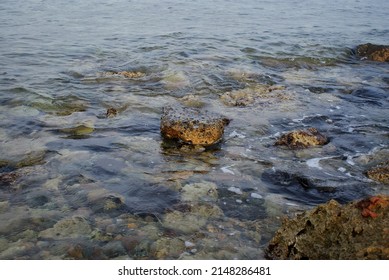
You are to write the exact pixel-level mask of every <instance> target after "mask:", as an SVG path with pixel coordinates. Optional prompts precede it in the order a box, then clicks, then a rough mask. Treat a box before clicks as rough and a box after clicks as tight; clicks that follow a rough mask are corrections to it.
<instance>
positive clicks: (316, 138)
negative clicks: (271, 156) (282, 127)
mask: <svg viewBox="0 0 389 280" xmlns="http://www.w3.org/2000/svg"><path fill="white" fill-rule="evenodd" d="M327 143H328V138H327V137H326V136H324V135H323V134H321V133H320V132H319V131H318V130H317V129H316V128H313V127H311V128H308V129H307V130H297V131H292V132H288V133H286V134H283V135H282V136H281V137H280V138H279V139H278V140H277V141H276V142H275V145H276V146H287V147H289V148H291V149H301V148H307V147H311V146H320V145H325V144H327Z"/></svg>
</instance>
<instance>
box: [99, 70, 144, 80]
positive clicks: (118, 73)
mask: <svg viewBox="0 0 389 280" xmlns="http://www.w3.org/2000/svg"><path fill="white" fill-rule="evenodd" d="M102 76H106V77H109V76H121V77H124V78H129V79H138V78H142V77H144V76H145V73H143V72H139V71H107V72H103V73H102Z"/></svg>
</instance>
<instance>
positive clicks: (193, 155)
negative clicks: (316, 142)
mask: <svg viewBox="0 0 389 280" xmlns="http://www.w3.org/2000/svg"><path fill="white" fill-rule="evenodd" d="M388 18H389V2H388V1H387V0H372V1H358V0H344V1H335V0H326V1H324V0H311V1H297V0H296V1H294V0H283V1H270V0H269V1H254V0H242V1H227V0H224V1H222V0H217V1H205V0H198V1H184V0H182V1H178V0H170V1H156V0H146V1H131V0H127V1H126V0H109V1H100V0H87V1H75V0H74V1H72V0H52V1H44V0H29V1H19V0H13V1H10V0H2V1H1V2H0V124H1V125H0V259H15V258H23V259H25V258H27V259H28V258H32V259H53V258H61V259H63V258H87V259H88V258H110V259H112V258H135V259H139V258H146V259H153V258H173V259H176V258H199V259H209V258H211V259H212V258H224V259H225V258H240V259H247V258H249V259H261V258H263V257H264V256H263V252H262V249H263V247H264V246H266V242H268V240H269V238H270V237H271V236H272V234H273V233H274V231H275V229H276V228H277V226H279V223H280V222H279V221H280V219H279V217H280V216H282V215H285V214H293V213H296V212H298V211H302V210H305V209H310V208H311V207H313V206H315V205H317V204H318V203H323V202H326V201H327V200H329V199H331V198H334V199H337V200H338V201H340V202H342V203H343V202H348V201H350V200H354V199H359V198H361V197H364V196H366V195H369V194H374V193H388V188H387V186H386V187H385V186H384V185H382V184H379V183H376V182H373V181H371V180H368V179H367V178H366V177H365V175H364V172H365V171H366V169H367V168H369V167H371V166H374V165H375V164H378V163H380V162H383V161H385V160H387V157H388V155H389V148H388V145H389V138H388V136H389V118H388V116H389V109H388V108H389V65H388V64H387V63H376V62H369V61H365V60H362V61H361V60H359V59H358V58H357V57H356V56H355V54H354V52H353V49H354V48H355V46H357V45H358V44H363V43H367V42H371V43H375V44H386V45H387V44H389V25H388ZM120 71H133V72H134V73H139V76H137V77H133V78H128V77H127V78H126V77H123V76H120V75H115V74H112V73H117V72H120ZM257 85H267V86H269V85H279V86H281V87H282V88H283V89H284V90H283V91H282V92H283V94H284V95H283V98H278V97H277V96H274V95H271V96H269V97H267V98H265V99H263V100H260V101H259V102H257V103H255V104H251V105H248V106H245V107H244V106H228V104H225V103H223V102H222V99H221V96H222V95H223V94H225V93H227V92H233V91H237V90H247V91H250V90H252V89H253V88H255V87H256V86H257ZM178 103H182V104H189V105H192V106H193V105H196V106H203V107H204V108H205V109H207V110H211V111H214V112H218V113H221V114H224V115H225V116H227V117H229V118H231V119H232V122H231V124H230V125H229V126H228V127H227V128H226V131H225V136H224V141H223V142H222V143H220V145H219V146H217V147H214V148H212V149H208V150H205V151H202V150H201V149H198V150H196V149H191V148H189V147H177V146H172V145H170V144H167V143H165V142H164V141H163V140H162V139H161V136H160V132H159V121H160V115H161V112H162V107H163V106H165V105H168V104H178ZM111 107H113V108H115V109H117V111H118V115H117V116H116V117H114V118H106V111H107V109H108V108H111ZM311 126H313V127H316V128H317V129H318V130H319V131H321V132H322V133H323V134H325V135H327V136H328V137H329V139H330V142H329V144H327V145H325V146H323V147H319V148H312V149H307V150H296V151H291V150H288V149H282V148H280V147H274V145H273V144H274V142H275V140H276V139H277V137H278V136H279V135H281V134H282V133H284V132H286V131H290V130H294V129H301V128H307V127H311ZM199 183H201V184H203V185H201V184H200V186H202V187H204V186H214V185H216V187H217V198H216V199H215V198H214V197H212V199H211V198H209V197H208V198H207V196H205V198H203V199H200V201H197V200H196V201H189V202H188V201H185V200H184V199H183V196H184V194H185V191H186V190H187V188H185V186H188V185H191V184H192V186H197V185H193V184H199ZM213 184H214V185H213ZM196 188H197V189H201V187H198V186H197V187H196ZM204 209H205V210H204ZM215 213H218V214H215ZM171 217H174V219H173V220H176V221H178V222H177V223H178V224H179V226H178V225H174V223H173V224H171V223H170V222H169V221H170V219H171ZM180 217H181V219H182V220H180ZM190 219H194V220H193V221H192V220H190ZM187 221H190V223H189V224H187V225H186V224H185V222H187ZM193 225H196V226H197V227H196V226H195V228H194V231H193ZM65 229H66V230H67V231H66V230H65ZM64 231H65V232H66V234H62V232H64ZM237 236H238V237H237ZM184 241H190V242H191V243H193V244H195V249H196V250H195V251H193V248H192V247H191V248H187V247H185V243H183V242H184ZM180 242H181V243H180ZM171 244H175V245H174V246H175V247H177V248H179V249H177V250H178V251H177V252H173V251H172V250H165V249H166V248H170V247H171V246H173V245H171ZM180 246H181V247H182V248H181V247H180ZM80 248H81V249H80ZM180 248H181V249H180ZM80 251H81V253H79V252H80Z"/></svg>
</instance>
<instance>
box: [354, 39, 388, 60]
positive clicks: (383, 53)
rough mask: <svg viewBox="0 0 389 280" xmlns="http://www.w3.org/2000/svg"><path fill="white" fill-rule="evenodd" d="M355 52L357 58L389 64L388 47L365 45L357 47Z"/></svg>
mask: <svg viewBox="0 0 389 280" xmlns="http://www.w3.org/2000/svg"><path fill="white" fill-rule="evenodd" d="M356 52H357V55H358V56H360V57H361V58H364V59H368V60H373V61H378V62H389V46H382V45H374V44H370V43H367V44H363V45H359V46H357V49H356Z"/></svg>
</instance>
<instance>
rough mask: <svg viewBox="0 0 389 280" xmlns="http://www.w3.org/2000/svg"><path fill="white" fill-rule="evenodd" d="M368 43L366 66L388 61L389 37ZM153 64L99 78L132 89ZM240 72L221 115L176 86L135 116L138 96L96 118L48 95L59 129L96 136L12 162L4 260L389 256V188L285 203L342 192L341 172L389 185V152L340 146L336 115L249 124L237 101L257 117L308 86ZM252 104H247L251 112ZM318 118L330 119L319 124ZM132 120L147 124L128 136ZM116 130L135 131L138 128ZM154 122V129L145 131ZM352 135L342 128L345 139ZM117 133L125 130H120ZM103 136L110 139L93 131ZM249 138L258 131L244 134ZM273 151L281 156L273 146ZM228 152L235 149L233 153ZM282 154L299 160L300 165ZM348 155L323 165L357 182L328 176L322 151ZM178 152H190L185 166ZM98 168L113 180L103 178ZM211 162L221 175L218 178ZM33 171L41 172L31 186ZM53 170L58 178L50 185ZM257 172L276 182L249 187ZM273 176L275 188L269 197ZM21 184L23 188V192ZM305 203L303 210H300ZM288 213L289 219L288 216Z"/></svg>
mask: <svg viewBox="0 0 389 280" xmlns="http://www.w3.org/2000/svg"><path fill="white" fill-rule="evenodd" d="M354 52H355V53H354V54H355V55H356V58H358V59H360V60H369V62H365V61H363V62H361V63H371V64H374V63H383V62H388V52H389V48H388V46H378V45H372V44H364V45H360V46H358V47H357V48H356V49H355V50H354ZM354 54H353V55H352V57H353V59H355V56H354ZM348 55H349V56H351V55H350V54H348ZM148 75H152V74H150V73H148V72H146V71H145V72H143V71H138V70H136V71H129V70H123V71H104V72H100V73H98V74H96V75H95V76H96V77H95V76H93V77H92V78H91V79H89V80H88V82H97V83H105V82H106V81H110V82H112V83H113V85H110V86H112V88H109V90H107V92H110V91H113V92H115V94H119V95H120V94H122V93H123V92H125V90H124V89H123V88H121V87H120V85H121V83H122V82H124V83H127V82H128V83H134V84H135V83H142V82H143V80H147V79H148V78H149V77H148ZM230 75H231V76H233V79H235V80H238V79H239V86H236V85H235V86H230V87H229V88H228V90H226V91H224V92H222V93H221V92H217V93H215V94H213V93H212V94H213V95H212V97H210V99H211V98H213V102H215V103H217V104H218V106H220V107H221V108H223V111H222V114H219V113H216V112H213V111H212V106H209V107H208V108H206V107H207V100H205V98H204V100H203V99H202V96H201V95H200V94H199V95H193V94H187V95H185V96H184V97H182V95H181V94H182V93H181V92H180V93H179V94H178V95H177V96H174V98H170V97H167V100H168V101H166V103H168V104H165V103H164V104H161V106H159V105H160V104H158V106H157V109H155V107H153V108H151V109H150V108H147V110H145V111H142V113H139V114H138V115H137V114H135V117H133V115H132V116H131V117H132V118H133V119H130V118H125V117H124V115H125V114H127V113H128V112H129V111H130V110H131V109H132V108H130V107H129V105H127V104H124V105H123V104H122V103H120V102H117V103H115V102H113V101H112V102H111V101H110V99H109V98H107V100H108V101H106V103H104V104H99V107H98V110H100V113H99V115H98V114H97V113H96V114H95V112H93V113H92V114H89V115H87V118H89V117H91V119H93V118H94V117H95V119H93V120H92V121H90V120H86V121H85V120H84V119H83V120H82V122H81V121H80V119H81V118H82V117H84V116H85V115H81V114H80V113H82V112H85V111H87V109H88V106H89V105H88V104H86V102H85V103H84V102H83V101H82V100H76V101H74V100H73V101H72V102H70V104H67V105H66V104H65V103H66V102H65V101H61V100H60V102H59V103H58V102H57V103H58V104H56V103H55V102H54V103H53V104H51V103H50V104H49V105H47V104H44V103H42V104H39V106H37V105H35V106H36V108H37V110H40V111H43V112H45V113H47V114H53V115H54V116H55V117H58V118H61V120H60V121H62V122H63V123H61V125H60V126H63V127H60V128H58V124H57V123H54V122H56V121H57V120H54V121H52V122H53V123H54V124H53V123H49V121H48V119H44V118H42V119H40V120H41V122H42V123H44V124H45V125H46V126H47V127H49V129H48V130H49V132H50V133H52V135H51V136H52V137H53V138H56V137H59V138H61V139H66V140H69V141H73V140H75V141H73V142H72V143H76V141H77V140H78V139H82V140H85V143H83V144H79V143H77V144H75V146H76V148H75V149H74V150H72V149H71V148H74V147H72V146H66V145H64V147H63V146H62V145H63V143H62V142H61V143H58V142H60V141H58V140H52V139H51V140H50V145H51V146H50V149H51V148H52V150H53V151H54V152H52V150H49V149H47V151H46V150H45V152H43V153H32V154H26V155H24V156H23V157H21V158H20V159H18V160H15V162H11V161H7V160H0V168H1V174H0V191H2V193H1V196H2V197H1V198H2V201H1V202H0V214H1V215H2V217H3V219H4V223H3V224H2V225H1V227H0V234H3V235H4V236H6V237H3V236H0V259H23V258H28V257H29V256H30V257H31V256H32V257H33V258H36V259H55V258H59V259H234V258H242V259H243V258H245V259H264V258H268V259H389V252H388V249H387V248H388V247H389V243H388V242H389V241H388V239H387V236H388V235H389V228H388V222H387V221H388V218H389V216H388V215H389V214H388V209H389V206H388V204H389V198H388V196H387V195H384V194H382V195H379V194H376V195H374V196H368V197H365V198H363V199H362V200H361V199H358V200H357V201H354V202H348V203H347V204H345V205H341V204H340V203H339V202H337V201H335V200H329V201H328V202H327V203H323V204H319V203H317V204H319V205H317V204H316V205H315V206H312V205H310V206H307V208H308V207H309V208H312V209H310V210H307V211H302V209H300V208H299V207H298V206H297V205H296V204H293V202H294V201H293V200H291V201H288V200H286V199H284V200H283V198H282V191H280V189H287V191H290V192H293V191H294V190H295V189H297V190H298V191H297V194H295V193H294V194H293V195H294V196H296V197H298V194H299V191H300V190H303V192H305V191H306V193H307V195H310V194H311V193H310V192H312V193H314V195H315V194H317V193H318V194H319V195H318V196H320V198H321V199H323V200H324V199H325V201H327V198H328V197H332V194H336V193H337V192H340V193H341V192H342V189H340V190H338V189H337V187H338V186H337V185H335V184H336V183H339V182H340V183H342V184H344V185H349V184H359V185H358V187H359V188H361V189H363V188H365V186H367V185H371V186H379V187H380V188H382V189H383V188H385V187H387V185H388V183H389V166H388V162H387V157H385V155H381V156H379V155H378V156H377V154H378V153H376V154H374V153H372V157H374V160H369V159H366V158H363V157H361V158H357V157H358V156H359V155H358V153H357V154H356V155H345V154H343V155H342V154H341V153H336V152H334V151H335V150H336V148H337V145H338V143H339V142H337V140H338V139H336V137H333V135H330V133H328V132H329V131H328V130H326V125H328V126H330V125H332V124H333V122H334V121H333V120H331V119H329V118H327V117H326V116H313V117H309V118H307V119H306V120H305V121H306V122H307V123H306V124H303V125H301V126H297V125H295V124H296V123H297V122H296V121H295V120H291V119H289V120H288V121H287V122H285V123H283V124H282V125H279V126H277V124H274V123H266V125H264V128H258V129H257V126H255V127H256V130H255V131H247V130H246V131H245V130H239V127H238V126H239V125H242V123H239V124H238V125H236V124H235V123H236V121H234V118H233V117H230V116H229V113H231V112H236V111H237V112H238V113H237V114H236V115H234V116H235V117H238V118H241V119H243V118H246V117H247V116H249V117H252V116H251V115H249V114H247V111H249V110H250V109H251V107H253V108H255V109H258V108H263V109H267V108H271V109H273V108H276V107H278V106H280V107H281V106H283V105H285V104H289V103H292V102H295V101H296V99H297V97H295V96H294V94H292V93H291V92H289V89H288V87H287V86H284V85H278V84H275V83H273V82H271V81H270V82H269V81H267V80H266V79H264V81H260V80H261V79H263V77H256V76H250V74H247V75H246V74H242V75H238V74H236V73H232V74H230ZM179 76H180V77H179V79H178V82H177V80H176V78H177V77H176V78H174V77H169V79H162V80H158V79H156V80H158V81H157V82H159V83H161V84H163V86H164V87H165V88H166V89H168V90H172V89H175V86H177V84H179V85H178V86H177V87H179V86H181V85H182V84H184V85H186V84H187V83H188V81H187V80H186V77H185V76H184V75H179ZM83 78H84V77H83ZM84 82H85V81H84ZM281 83H282V82H281ZM237 84H238V83H237ZM311 89H312V88H311ZM311 93H312V94H313V93H314V94H316V93H317V95H315V98H316V97H317V96H319V94H322V96H324V97H323V99H322V100H326V99H330V98H331V101H328V102H333V100H332V98H334V99H335V97H333V96H330V95H326V92H325V91H323V90H322V89H321V88H319V87H318V88H316V90H314V89H312V92H310V91H309V92H307V94H311ZM362 93H363V92H362ZM107 95H108V94H107ZM362 96H363V95H362ZM138 97H139V96H137V97H133V96H131V97H128V96H127V97H126V98H133V99H136V98H138ZM164 97H165V96H164ZM319 97H321V96H319ZM373 97H374V96H373ZM146 98H147V97H145V98H144V99H143V100H145V99H146ZM169 98H170V99H169ZM336 98H337V97H336ZM119 99H120V98H119ZM123 99H124V98H123ZM319 99H320V98H319ZM120 100H121V99H120ZM158 100H163V98H161V99H158ZM373 101H374V100H373ZM325 102H327V101H325ZM123 103H124V102H123ZM134 103H135V104H136V105H135V107H136V106H138V108H139V107H140V108H143V107H142V106H144V104H142V99H141V101H139V100H136V102H134ZM64 104H65V105H66V106H65V105H64ZM118 104H119V105H118ZM128 104H130V102H128ZM334 104H335V103H334ZM44 105H45V106H44ZM307 106H309V104H308V105H307ZM336 106H337V105H336V104H335V105H333V104H332V103H331V105H330V106H329V109H330V110H337V107H336ZM144 107H146V106H144ZM150 107H151V106H150ZM102 108H105V109H102ZM160 109H162V110H161V111H162V112H160ZM224 109H225V111H224ZM246 109H247V111H246V115H242V116H240V115H239V114H240V113H242V114H244V113H245V111H244V110H246ZM126 110H127V111H126ZM240 110H241V111H240ZM261 110H262V109H258V110H256V111H255V112H261ZM134 111H136V110H134ZM150 111H151V113H150ZM269 111H270V110H269ZM280 111H282V110H280ZM285 111H286V112H287V110H285ZM159 113H161V114H160V115H159ZM277 113H279V111H278V112H277ZM78 114H80V115H78ZM339 114H341V113H339ZM286 115H287V114H286ZM80 116H81V117H80ZM144 116H147V117H146V118H145V119H146V120H152V121H154V124H153V125H152V126H151V127H146V128H145V123H146V122H143V120H144V119H137V117H144ZM150 116H151V117H150ZM333 116H335V117H336V115H335V114H333ZM67 117H69V118H67ZM288 117H289V116H288V115H287V117H286V118H288ZM252 118H253V119H254V118H260V116H253V117H252ZM317 120H319V123H325V124H324V125H322V124H321V126H320V125H319V126H316V124H317V123H318V121H317ZM98 121H100V123H99V122H98ZM245 121H247V122H244V123H243V125H248V126H249V125H251V123H250V121H251V120H245ZM335 121H336V120H335ZM115 122H118V123H120V124H119V125H118V126H117V127H119V129H116V128H117V127H116V126H112V124H113V123H115ZM75 123H77V124H75ZM102 123H103V125H102ZM257 123H259V122H257ZM289 123H291V125H289ZM158 125H159V127H158ZM368 125H369V124H367V126H368ZM343 128H344V126H339V127H338V128H336V129H339V130H340V129H343ZM130 129H133V130H135V131H136V133H135V135H131V134H128V132H127V131H128V130H130ZM350 129H351V128H350ZM356 129H367V128H363V127H362V128H358V127H357V128H356ZM116 130H122V131H124V133H123V134H124V136H123V135H120V133H117V132H116ZM148 130H152V131H153V133H151V134H148V135H144V132H145V131H148ZM242 131H243V132H242ZM352 133H353V131H352V130H350V131H348V132H343V131H342V133H339V137H342V136H344V137H349V135H351V134H352ZM384 133H385V132H384ZM109 134H112V135H113V136H112V135H110V136H112V138H109V137H106V136H107V135H109ZM95 135H98V137H96V138H98V140H97V141H96V142H97V143H98V144H96V143H94V142H93V141H90V142H88V141H87V140H88V139H90V138H93V137H94V136H95ZM150 135H151V137H150ZM336 135H338V134H336ZM54 136H55V137H54ZM105 137H106V138H105ZM153 137H154V138H153ZM107 138H108V139H109V140H107ZM242 139H248V140H247V141H246V140H245V141H246V142H243V141H242V142H239V141H240V140H242ZM264 139H265V140H264ZM51 141H52V142H51ZM98 141H101V143H102V144H101V146H99V144H100V142H98ZM104 141H108V142H109V144H106V143H105V142H104ZM258 141H264V142H265V144H264V145H261V146H260V149H259V148H258V149H256V148H255V146H256V144H257V143H258ZM68 143H69V142H68ZM226 143H227V144H226ZM229 143H234V145H230V146H229V145H228V144H229ZM246 144H247V145H246ZM357 144H358V143H357ZM44 145H45V143H44V144H42V146H44ZM55 145H57V146H55ZM77 145H79V146H77ZM53 147H54V148H53ZM58 147H60V148H58ZM69 147H70V148H69ZM87 148H90V149H91V150H92V152H91V153H90V152H87ZM42 149H43V148H42ZM44 149H46V147H45V148H44ZM56 149H58V150H56ZM382 149H384V148H382ZM96 151H98V152H96ZM312 151H314V152H312ZM109 153H111V154H109ZM263 153H267V154H266V155H267V157H262V154H263ZM156 154H158V156H156ZM106 155H109V156H110V157H109V156H106ZM226 155H227V156H228V157H229V158H228V159H225V160H224V157H226ZM313 155H315V157H314V156H313ZM277 157H278V158H277ZM280 157H282V158H283V159H285V158H286V159H288V160H289V159H290V158H292V159H293V162H292V167H291V168H290V169H289V170H287V172H286V171H285V172H284V169H282V168H284V166H283V164H284V161H282V160H280V159H279V158H280ZM269 158H271V159H272V160H273V159H274V163H273V162H270V160H269ZM338 158H340V160H339V161H343V162H347V163H349V164H350V166H351V165H352V166H357V168H355V169H353V172H349V171H348V170H346V168H345V167H344V166H345V165H342V164H339V165H336V164H338V163H336V164H335V166H334V167H333V168H332V166H331V168H332V169H330V170H324V171H323V173H325V172H327V171H328V172H329V173H331V172H332V174H335V175H334V176H338V177H340V178H341V180H343V181H340V180H339V181H332V182H330V183H327V182H326V179H328V177H325V176H323V177H320V175H318V176H317V177H311V175H312V174H314V175H316V174H317V173H315V172H317V171H322V170H323V169H324V168H323V167H322V166H321V165H320V161H322V162H325V161H326V160H327V159H335V160H336V159H338ZM355 158H356V159H355ZM171 159H174V160H176V161H177V162H176V163H175V164H176V165H175V166H174V163H172V160H171ZM243 159H244V160H245V161H246V162H243ZM353 160H354V161H353ZM46 162H48V163H49V165H51V166H53V168H54V170H55V171H57V170H63V169H65V170H66V168H68V169H67V170H70V169H71V167H70V166H72V167H73V166H76V168H79V169H80V170H82V169H83V168H84V167H85V166H87V167H88V168H89V169H87V170H86V171H85V172H84V174H81V173H77V174H78V176H73V175H74V174H73V173H71V172H69V174H70V175H69V174H67V175H60V176H58V174H53V173H55V172H53V171H51V170H50V171H49V169H46V168H45V167H42V166H43V165H44V164H45V163H46ZM242 162H243V163H242ZM85 163H86V164H85ZM134 163H136V164H134ZM239 164H240V165H239ZM251 164H252V165H251ZM91 166H93V168H92V167H91ZM253 166H254V169H253ZM285 169H286V168H285ZM308 169H310V170H309V172H310V173H309V172H308ZM96 170H97V171H96ZM160 170H162V171H160ZM355 170H356V171H355ZM93 172H96V173H101V174H103V175H102V176H106V177H105V178H104V180H102V181H99V180H95V177H93V175H95V174H94V173H93ZM212 172H213V173H212ZM129 173H131V174H135V175H134V176H133V178H132V177H131V180H134V185H135V186H136V187H137V189H135V190H129V189H128V188H124V187H123V188H120V186H121V184H122V183H123V182H125V183H127V182H126V181H124V180H123V181H121V179H122V178H123V177H125V178H127V177H128V174H129ZM207 173H211V175H209V176H205V175H207ZM355 173H356V174H355ZM91 174H92V175H91ZM113 174H114V175H115V176H113ZM204 174H205V175H204ZM88 175H90V176H88ZM126 176H127V177H126ZM238 176H239V178H238ZM96 177H98V176H96ZM113 177H114V178H113ZM26 178H27V179H28V182H27V183H23V182H22V181H23V180H24V179H26ZM355 178H357V179H355ZM262 179H263V180H262ZM40 180H41V181H43V180H47V181H46V183H45V184H42V185H40V184H39V185H38V184H36V182H40ZM234 180H237V181H238V180H241V181H240V182H238V183H236V185H235V184H232V183H231V182H234ZM250 180H252V181H255V180H257V181H260V180H262V181H263V182H261V184H258V186H257V185H254V184H252V185H250V186H246V184H245V183H246V182H249V181H250ZM252 181H250V182H252ZM257 181H255V183H257ZM161 182H162V183H161ZM323 182H324V183H323ZM334 182H335V183H334ZM131 183H132V182H131ZM29 184H31V186H30V185H29ZM267 184H269V185H273V187H274V189H275V191H274V192H269V195H268V193H266V191H267V190H269V189H267V187H268V185H267ZM253 185H254V186H253ZM30 187H31V190H29V188H30ZM127 187H128V186H127ZM34 188H35V189H34ZM277 188H278V189H277ZM138 192H139V193H138ZM15 193H17V194H18V195H19V196H20V197H17V198H13V194H15ZM361 193H364V192H363V191H361V192H359V190H356V191H355V194H354V193H353V194H352V195H353V197H359V196H361V195H360V194H361ZM267 195H268V196H267ZM266 196H267V197H266ZM298 198H299V197H298ZM342 198H343V197H342ZM301 199H304V197H302V198H301ZM347 199H348V197H346V198H345V199H344V200H347ZM20 201H22V203H20ZM313 201H314V199H313ZM320 202H321V201H320ZM144 205H146V206H144ZM75 209H76V210H75ZM285 209H288V210H287V211H290V212H291V213H288V212H287V211H285ZM304 209H306V208H304ZM260 211H261V212H260ZM296 212H298V213H300V212H303V213H300V214H298V215H297V216H294V215H295V213H296ZM26 213H27V214H26ZM286 216H287V217H288V218H284V222H283V225H282V226H281V228H280V224H281V221H280V219H281V218H282V217H286ZM25 224H27V225H28V226H25ZM269 232H272V233H274V232H276V233H275V236H269ZM215 240H216V241H215ZM268 240H271V241H270V242H268Z"/></svg>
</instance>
